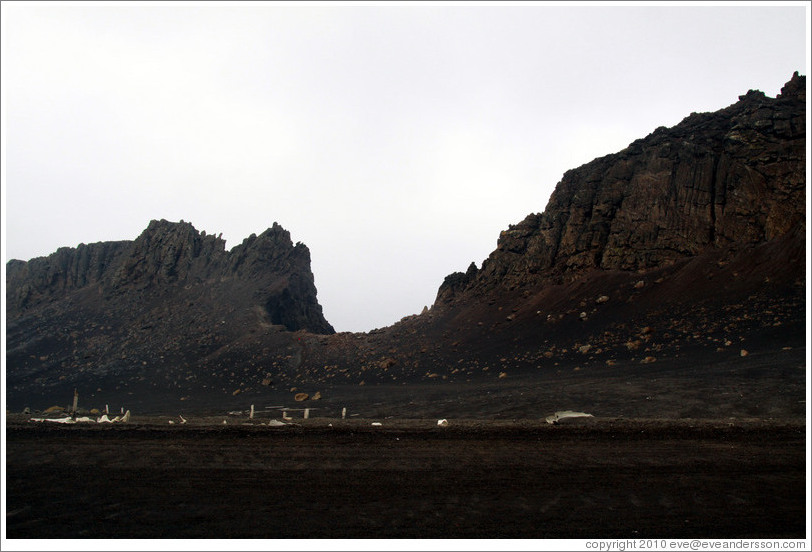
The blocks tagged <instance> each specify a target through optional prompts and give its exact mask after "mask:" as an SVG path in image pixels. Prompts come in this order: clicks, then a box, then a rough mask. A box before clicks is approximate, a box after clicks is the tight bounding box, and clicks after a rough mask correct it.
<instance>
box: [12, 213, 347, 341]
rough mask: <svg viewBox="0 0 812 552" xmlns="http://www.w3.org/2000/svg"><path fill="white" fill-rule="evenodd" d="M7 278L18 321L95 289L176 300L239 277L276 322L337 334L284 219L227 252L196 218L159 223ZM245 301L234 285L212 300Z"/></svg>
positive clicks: (23, 265) (19, 268)
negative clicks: (184, 292) (181, 292)
mask: <svg viewBox="0 0 812 552" xmlns="http://www.w3.org/2000/svg"><path fill="white" fill-rule="evenodd" d="M6 275H7V289H6V300H7V305H8V307H7V316H8V318H9V319H11V320H14V319H16V318H19V317H21V316H23V315H25V314H26V313H29V312H31V311H33V310H35V309H36V308H37V307H38V306H43V305H46V304H49V303H55V302H59V301H68V300H70V298H71V296H72V294H74V293H78V292H86V291H87V288H89V287H93V288H94V289H96V290H97V292H98V295H100V296H101V297H108V298H109V297H122V296H128V295H131V294H133V293H136V292H138V293H139V294H143V293H146V294H148V295H149V294H157V295H161V296H162V297H164V298H166V299H167V300H170V301H171V296H172V292H173V291H174V290H178V289H180V288H185V289H189V288H190V287H192V286H195V285H201V284H207V285H211V284H215V283H218V284H222V283H223V282H227V281H231V280H234V281H237V282H241V283H242V286H243V287H245V286H248V287H253V288H254V291H253V299H252V302H253V303H255V306H259V307H261V308H263V309H265V310H266V314H267V316H268V317H269V318H271V319H272V323H273V324H278V325H282V326H284V327H285V328H286V329H287V330H290V331H296V330H308V331H311V332H313V333H318V334H329V333H333V331H334V330H333V328H332V326H330V324H329V323H327V321H326V320H325V319H324V316H323V315H322V311H321V306H320V305H319V304H318V301H317V299H316V287H315V285H314V281H313V280H314V279H313V273H312V272H311V271H310V251H309V250H308V248H307V246H305V245H304V244H301V243H299V244H296V245H293V243H292V241H291V239H290V233H289V232H288V231H287V230H285V229H284V228H282V227H281V226H279V225H277V224H276V223H274V225H273V227H272V228H269V229H268V230H266V231H265V232H263V233H262V234H260V235H259V236H256V235H252V236H251V237H250V238H247V239H246V240H244V241H243V243H242V244H241V245H239V246H237V247H235V248H234V249H233V250H232V251H231V252H227V251H225V241H223V240H222V239H221V238H220V237H215V236H211V235H209V236H207V235H206V233H205V232H203V233H202V234H201V233H199V232H198V231H197V230H195V228H194V227H193V226H192V225H191V224H190V223H188V222H183V221H181V222H179V223H172V222H168V221H165V220H161V221H157V220H153V221H151V222H150V223H149V226H148V227H147V228H146V230H144V232H143V233H142V234H141V235H140V236H139V237H138V238H137V239H136V240H134V241H132V242H126V241H122V242H102V243H95V244H90V245H85V244H81V245H79V247H77V248H75V249H74V248H67V247H65V248H60V249H59V250H57V252H56V253H54V254H53V255H50V256H48V257H41V258H37V259H32V260H31V261H29V262H23V261H17V260H13V261H9V263H8V265H7V267H6ZM84 303H86V304H84V306H85V307H87V308H88V309H93V308H94V305H93V304H92V302H90V303H88V302H87V301H85V302H84ZM219 303H222V305H220V304H219ZM240 303H246V301H245V300H244V299H243V298H242V297H236V296H234V294H233V293H231V289H230V288H224V293H223V295H222V296H221V297H214V298H212V304H213V306H214V307H215V308H216V307H220V306H223V305H233V304H240ZM243 306H246V307H249V306H251V305H250V304H245V305H243ZM122 315H123V316H124V315H126V313H122Z"/></svg>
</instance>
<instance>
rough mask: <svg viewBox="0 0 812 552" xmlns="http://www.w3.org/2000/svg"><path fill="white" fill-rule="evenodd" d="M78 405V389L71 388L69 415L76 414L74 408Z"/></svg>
mask: <svg viewBox="0 0 812 552" xmlns="http://www.w3.org/2000/svg"><path fill="white" fill-rule="evenodd" d="M77 406H79V391H78V390H77V389H74V390H73V408H72V409H71V416H76V408H77Z"/></svg>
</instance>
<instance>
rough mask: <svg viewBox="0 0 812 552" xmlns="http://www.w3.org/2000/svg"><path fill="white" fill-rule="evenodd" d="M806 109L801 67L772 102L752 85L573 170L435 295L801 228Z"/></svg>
mask: <svg viewBox="0 0 812 552" xmlns="http://www.w3.org/2000/svg"><path fill="white" fill-rule="evenodd" d="M805 105H806V77H804V76H799V75H798V73H797V72H796V73H795V74H794V75H793V77H792V79H791V80H790V81H789V82H788V83H787V84H786V85H785V86H784V87H783V89H782V90H781V94H780V95H779V96H778V97H776V98H769V97H767V96H765V95H764V93H763V92H759V91H755V90H751V91H749V92H748V93H747V94H745V95H743V96H740V97H739V101H738V102H737V103H735V104H733V105H731V106H729V107H727V108H725V109H722V110H720V111H717V112H714V113H692V114H691V115H690V116H688V117H686V118H685V119H684V120H683V121H682V122H681V123H680V124H678V125H677V126H675V127H673V128H665V127H660V128H658V129H656V130H655V131H654V132H652V133H651V134H650V135H649V136H647V137H645V138H642V139H640V140H637V141H635V142H633V143H632V144H630V145H629V147H627V148H626V149H624V150H623V151H620V152H618V153H615V154H612V155H607V156H605V157H601V158H599V159H595V160H594V161H592V162H591V163H588V164H586V165H583V166H581V167H579V168H576V169H573V170H570V171H568V172H567V173H565V174H564V178H563V179H562V180H561V182H559V184H558V186H557V187H556V189H555V191H554V193H553V194H552V196H551V197H550V201H549V203H548V205H547V208H546V209H545V210H544V212H543V213H540V214H531V215H529V216H528V217H527V218H526V219H525V220H523V221H522V222H520V223H519V224H517V225H514V226H511V227H510V228H508V229H507V230H505V231H503V232H502V234H501V235H500V236H499V241H498V244H497V249H496V250H495V251H494V252H493V253H492V254H491V255H490V256H489V257H488V259H487V260H486V261H485V262H484V263H483V266H482V269H481V270H479V271H476V266H475V265H474V266H473V267H469V269H468V271H467V272H466V273H464V274H463V273H456V274H454V275H451V276H450V277H449V278H448V279H447V280H446V282H445V283H444V285H443V286H442V287H441V289H440V290H439V293H438V302H439V303H446V302H449V301H452V300H453V299H454V297H456V296H457V295H458V294H459V293H460V292H463V291H465V290H472V289H478V290H480V291H486V290H488V289H491V288H493V287H495V286H502V287H508V288H509V287H511V286H518V285H529V284H534V283H535V284H539V283H541V282H545V281H546V282H554V281H558V282H560V281H563V279H564V278H566V277H567V276H572V275H573V274H577V273H579V272H583V271H584V270H588V269H602V270H625V271H637V270H649V269H653V268H658V267H663V266H665V265H667V264H673V263H674V262H676V261H678V260H681V259H685V258H688V257H693V256H696V255H698V254H699V253H701V252H703V251H706V250H708V249H709V248H716V249H719V248H722V247H728V246H733V245H735V244H738V245H739V246H742V245H745V244H755V243H760V242H766V241H770V240H774V239H777V238H780V237H781V236H783V235H785V234H787V233H788V232H791V231H793V230H794V229H797V228H801V229H803V228H804V227H805V226H804V225H805V218H806V214H805V185H806V155H805V154H806V114H805Z"/></svg>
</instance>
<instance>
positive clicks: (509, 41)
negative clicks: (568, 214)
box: [2, 2, 810, 331]
mask: <svg viewBox="0 0 812 552" xmlns="http://www.w3.org/2000/svg"><path fill="white" fill-rule="evenodd" d="M776 4H777V5H776ZM808 7H809V4H808V2H798V3H784V4H783V5H782V4H780V3H765V4H764V5H760V6H759V5H752V4H749V5H742V4H730V3H722V4H718V5H715V6H714V5H708V4H704V5H703V4H700V5H691V4H677V5H672V6H668V5H665V4H650V5H646V4H638V3H634V4H633V5H632V6H621V5H614V6H613V5H605V4H599V5H583V4H574V3H570V4H563V5H553V4H537V5H533V4H526V3H523V4H521V5H514V6H510V5H505V4H499V5H490V6H489V5H481V4H477V5H465V4H460V3H452V4H447V5H443V4H440V3H437V4H434V3H428V4H419V5H418V4H406V5H397V4H378V5H362V6H352V5H341V4H333V3H327V4H318V3H303V4H288V5H278V4H272V3H270V4H263V3H259V2H250V3H247V4H239V3H227V4H216V3H215V4H196V3H187V2H181V3H177V4H176V3H169V2H159V3H157V4H152V3H140V2H136V3H133V4H123V3H121V4H119V3H95V2H91V3H86V4H72V3H67V2H59V3H51V4H37V3H32V2H3V3H2V24H3V30H2V38H3V45H2V57H3V59H2V87H3V102H4V103H3V108H4V113H3V118H2V119H3V132H4V140H3V153H4V155H5V158H4V160H3V161H4V162H3V163H2V165H3V170H4V175H3V188H2V189H3V194H4V197H3V202H2V203H3V226H4V228H3V234H2V239H3V247H4V257H5V259H6V260H8V259H12V258H18V259H24V260H27V259H30V258H33V257H37V256H43V255H48V254H50V253H53V252H54V251H55V250H56V249H57V248H58V247H61V246H71V247H75V246H77V245H78V244H79V243H82V242H84V243H92V242H98V241H109V240H121V239H135V238H136V237H137V236H138V235H139V234H140V233H141V231H142V230H143V229H144V228H146V226H147V224H148V222H149V221H150V220H151V219H160V218H165V219H168V220H173V221H178V220H181V219H183V220H186V221H188V222H191V223H193V224H194V226H195V227H196V228H197V229H198V230H201V231H202V230H205V231H206V233H213V234H219V233H222V234H223V238H224V239H226V240H227V248H228V249H230V248H231V247H233V246H235V245H237V244H239V243H240V242H241V241H242V240H243V239H244V238H246V237H247V236H249V235H250V234H252V233H257V234H258V233H260V232H262V231H263V230H265V229H266V228H268V227H270V226H271V225H272V224H273V222H278V223H279V224H281V225H282V226H283V227H285V228H286V229H287V230H289V231H290V233H291V236H292V238H293V240H294V241H302V242H304V243H305V244H307V246H308V247H309V248H310V251H311V256H312V268H313V272H314V274H315V278H316V287H317V288H318V292H319V296H318V297H319V301H320V303H321V304H322V306H323V308H324V314H325V316H326V317H327V319H328V320H329V321H330V322H331V323H332V324H333V325H334V326H335V328H336V330H338V331H367V330H370V329H373V328H376V327H382V326H386V325H389V324H392V323H394V322H396V321H397V320H399V319H400V318H401V317H403V316H406V315H410V314H414V313H417V312H420V310H421V309H422V308H423V306H424V305H431V304H432V302H433V301H434V297H435V295H436V292H437V288H438V287H439V285H440V284H441V283H442V281H443V278H444V277H445V276H446V275H448V274H450V273H451V272H454V271H464V270H465V269H466V268H467V267H468V265H469V264H470V263H471V262H472V261H474V262H476V263H477V265H478V266H480V265H481V262H482V260H483V259H485V258H486V257H487V256H488V254H489V253H490V252H491V251H493V249H495V247H496V240H497V238H498V236H499V232H500V231H501V230H504V229H506V228H507V227H508V225H509V224H515V223H518V222H519V221H521V220H522V219H523V218H524V217H525V216H526V215H528V214H529V213H534V212H541V211H543V210H544V208H545V206H546V204H547V201H548V199H549V196H550V194H551V193H552V191H553V189H554V187H555V185H556V183H557V182H558V181H559V180H560V179H561V177H562V175H563V173H564V172H565V171H566V170H568V169H571V168H575V167H577V166H579V165H582V164H584V163H587V162H589V161H591V160H592V159H594V158H595V157H600V156H602V155H606V154H609V153H614V152H617V151H619V150H621V149H623V148H625V147H626V146H627V145H628V144H629V143H630V142H632V141H634V140H636V139H638V138H642V137H644V136H646V135H647V134H649V133H650V132H652V131H653V130H654V129H655V128H657V127H658V126H662V125H665V126H673V125H675V124H677V123H679V122H680V121H681V120H682V119H683V118H684V117H686V116H687V115H689V114H690V113H691V112H694V111H697V112H702V111H715V110H717V109H721V108H723V107H726V106H728V105H730V104H732V103H735V102H736V101H737V98H738V96H739V95H740V94H744V93H746V92H747V91H748V90H749V89H759V90H762V91H763V92H765V93H766V94H767V95H769V96H775V95H776V94H778V93H779V91H780V88H781V86H782V85H783V84H784V83H785V82H786V81H788V80H789V78H790V77H791V75H792V72H793V71H796V70H797V71H800V72H801V73H802V74H808V72H809V71H808V70H809V56H808V54H809V51H808V46H807V44H808V40H809V35H808V33H809V30H808V29H807V21H808V20H809V16H810V13H809V11H808Z"/></svg>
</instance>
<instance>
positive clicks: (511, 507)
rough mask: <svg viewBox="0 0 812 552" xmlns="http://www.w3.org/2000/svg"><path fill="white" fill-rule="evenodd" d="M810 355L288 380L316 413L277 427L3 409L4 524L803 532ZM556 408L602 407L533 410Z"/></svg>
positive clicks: (131, 528) (585, 533) (332, 533)
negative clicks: (75, 419) (473, 377)
mask: <svg viewBox="0 0 812 552" xmlns="http://www.w3.org/2000/svg"><path fill="white" fill-rule="evenodd" d="M804 355H805V351H804V350H803V349H793V350H789V351H783V352H781V353H776V354H772V355H764V356H759V355H751V356H748V357H746V358H735V357H734V358H728V359H727V360H725V361H723V362H716V363H713V364H709V365H705V366H702V367H697V366H685V365H676V364H674V365H668V364H666V363H660V364H658V365H657V366H656V367H654V366H651V367H650V368H651V369H650V370H647V371H646V372H645V374H642V373H641V372H640V371H639V369H635V368H634V367H630V368H629V369H628V370H626V369H624V367H623V366H618V367H613V369H612V370H610V371H607V372H605V373H603V374H596V373H592V374H589V375H588V377H587V376H584V377H581V374H582V371H573V370H568V371H566V372H564V371H562V373H559V374H556V375H551V376H550V377H549V378H546V379H545V378H542V379H539V378H533V379H527V380H521V379H509V381H508V380H504V381H501V382H498V384H495V383H491V384H485V383H483V384H480V385H465V384H461V385H456V386H455V385H453V384H450V383H446V384H445V385H427V386H424V387H421V386H419V385H415V386H405V387H401V388H396V387H386V386H380V387H375V386H367V387H358V386H348V387H346V388H339V387H336V388H333V389H329V390H325V394H324V398H323V399H322V400H321V401H308V402H307V403H296V402H294V401H292V400H291V399H290V398H289V396H288V399H287V402H286V403H284V405H287V406H288V407H290V408H291V409H293V408H300V409H301V408H303V407H305V406H309V407H311V408H312V411H311V417H310V418H309V419H307V420H305V419H304V418H303V413H302V411H301V410H291V411H290V412H289V413H290V415H291V416H292V417H293V420H292V423H291V424H290V425H287V426H285V427H281V428H275V427H272V426H269V425H267V423H268V422H269V420H271V419H275V420H279V419H280V418H281V412H280V411H279V410H278V409H270V410H269V409H265V408H264V406H267V405H262V404H257V405H256V408H257V414H256V417H255V419H254V420H249V419H248V416H247V415H244V414H241V415H231V416H229V415H228V414H227V412H225V411H221V412H208V413H207V412H202V411H200V412H195V411H194V409H190V406H189V405H184V406H185V410H183V411H181V410H178V412H177V413H173V414H166V415H157V414H156V415H149V416H148V415H144V414H139V413H138V412H134V413H133V416H132V419H131V421H130V423H128V424H115V425H108V424H103V425H102V424H93V425H83V424H76V425H70V426H64V425H61V424H54V423H50V422H39V423H37V422H31V421H29V418H30V416H24V415H21V414H11V415H9V414H7V416H6V443H7V445H6V446H7V459H6V474H7V488H6V497H7V515H6V524H7V536H8V538H9V539H29V538H60V539H61V538H118V539H120V538H210V539H211V538H263V539H277V538H297V539H298V538H315V539H319V538H330V539H332V538H336V539H337V538H378V539H382V538H491V539H497V538H526V539H544V538H614V537H617V538H635V537H641V538H643V537H656V538H793V539H794V538H804V537H805V530H806V521H805V520H806V512H805V507H806V492H807V491H806V489H807V481H806V460H805V454H806V450H807V443H806V421H805V400H806V398H805V396H806V393H805V370H804ZM655 368H656V369H655ZM700 374H702V377H700ZM280 400H281V398H280ZM280 405H281V404H280ZM342 405H344V406H347V407H348V412H349V413H348V417H347V419H345V420H342V419H341V418H340V409H341V407H342ZM243 406H247V405H243ZM564 409H575V410H584V411H587V412H590V413H593V414H594V415H595V417H594V418H579V419H575V420H570V421H569V422H564V423H562V424H560V425H556V426H553V425H548V424H547V423H545V422H544V420H543V416H544V415H546V414H551V413H552V412H554V411H556V410H564ZM181 414H182V415H183V416H184V418H185V419H187V420H188V423H186V424H181V423H180V420H181V419H180V415H181ZM438 418H447V419H448V422H449V425H448V426H447V427H439V426H438V425H437V419H438ZM170 420H171V421H173V422H175V423H174V424H170V423H169V422H170ZM224 420H226V421H227V424H225V425H224V424H223V421H224ZM373 422H377V423H380V424H381V425H380V426H372V425H371V424H372V423H373Z"/></svg>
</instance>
